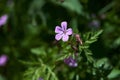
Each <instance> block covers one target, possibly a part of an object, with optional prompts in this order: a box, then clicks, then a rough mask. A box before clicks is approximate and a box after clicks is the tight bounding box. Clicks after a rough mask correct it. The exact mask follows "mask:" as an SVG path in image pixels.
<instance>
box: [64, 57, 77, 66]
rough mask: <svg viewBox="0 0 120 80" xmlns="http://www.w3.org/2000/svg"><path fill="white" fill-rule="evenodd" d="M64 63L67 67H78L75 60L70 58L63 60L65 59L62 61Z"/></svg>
mask: <svg viewBox="0 0 120 80" xmlns="http://www.w3.org/2000/svg"><path fill="white" fill-rule="evenodd" d="M64 62H65V63H66V64H67V65H69V66H70V67H77V66H78V64H77V62H76V60H75V59H73V58H72V57H71V56H70V57H68V58H65V59H64Z"/></svg>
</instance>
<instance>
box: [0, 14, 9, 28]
mask: <svg viewBox="0 0 120 80" xmlns="http://www.w3.org/2000/svg"><path fill="white" fill-rule="evenodd" d="M7 19H8V15H3V16H1V17H0V26H3V25H4V24H6V21H7Z"/></svg>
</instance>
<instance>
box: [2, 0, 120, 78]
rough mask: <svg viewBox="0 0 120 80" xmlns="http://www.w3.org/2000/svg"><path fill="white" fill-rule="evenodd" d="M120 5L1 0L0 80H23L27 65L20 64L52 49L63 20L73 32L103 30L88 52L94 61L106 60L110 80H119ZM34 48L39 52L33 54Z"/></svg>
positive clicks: (103, 0)
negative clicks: (3, 59)
mask: <svg viewBox="0 0 120 80" xmlns="http://www.w3.org/2000/svg"><path fill="white" fill-rule="evenodd" d="M119 3H120V0H0V16H2V15H5V14H6V15H8V19H7V22H6V24H5V25H2V26H0V56H2V55H5V56H7V58H8V59H7V62H6V64H5V65H4V66H0V80H22V76H23V73H24V71H25V70H26V68H27V66H26V65H24V64H22V63H21V61H31V60H34V59H36V58H38V57H39V58H40V57H42V56H41V55H40V54H41V53H42V52H43V53H44V51H46V50H48V48H50V47H52V48H54V47H55V45H54V42H55V38H54V36H55V32H54V30H55V26H56V25H60V23H61V22H62V21H67V22H68V26H69V27H72V28H73V29H74V31H75V30H76V31H75V32H77V31H79V32H80V33H85V32H88V31H96V30H101V29H102V30H103V33H102V34H101V35H100V37H99V39H98V41H97V42H95V43H93V44H92V45H91V46H90V49H91V50H92V52H93V57H94V58H95V59H102V58H107V59H108V60H109V62H110V63H111V65H112V67H113V68H114V69H115V71H114V73H113V74H112V77H110V78H111V80H120V4H119ZM36 48H38V49H39V52H40V53H39V52H35V51H34V49H36ZM49 55H50V54H49ZM48 57H49V56H48ZM44 60H50V58H48V59H47V58H46V59H44ZM48 63H49V62H48ZM64 80H66V79H64ZM81 80H82V79H81ZM83 80H88V79H83Z"/></svg>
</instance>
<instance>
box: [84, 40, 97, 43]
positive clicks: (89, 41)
mask: <svg viewBox="0 0 120 80" xmlns="http://www.w3.org/2000/svg"><path fill="white" fill-rule="evenodd" d="M95 41H97V39H92V40H88V41H85V43H86V44H91V43H93V42H95Z"/></svg>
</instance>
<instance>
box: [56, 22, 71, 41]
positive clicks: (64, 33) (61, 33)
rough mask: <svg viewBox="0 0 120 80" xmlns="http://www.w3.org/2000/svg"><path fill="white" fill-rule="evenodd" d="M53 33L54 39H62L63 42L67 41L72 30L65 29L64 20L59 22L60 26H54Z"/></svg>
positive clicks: (65, 23)
mask: <svg viewBox="0 0 120 80" xmlns="http://www.w3.org/2000/svg"><path fill="white" fill-rule="evenodd" d="M55 33H57V34H56V36H55V39H56V40H57V41H58V40H60V39H62V40H63V41H64V42H65V41H68V39H69V35H72V33H73V32H72V29H71V28H68V29H67V22H66V21H64V22H62V23H61V27H60V26H56V28H55Z"/></svg>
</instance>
